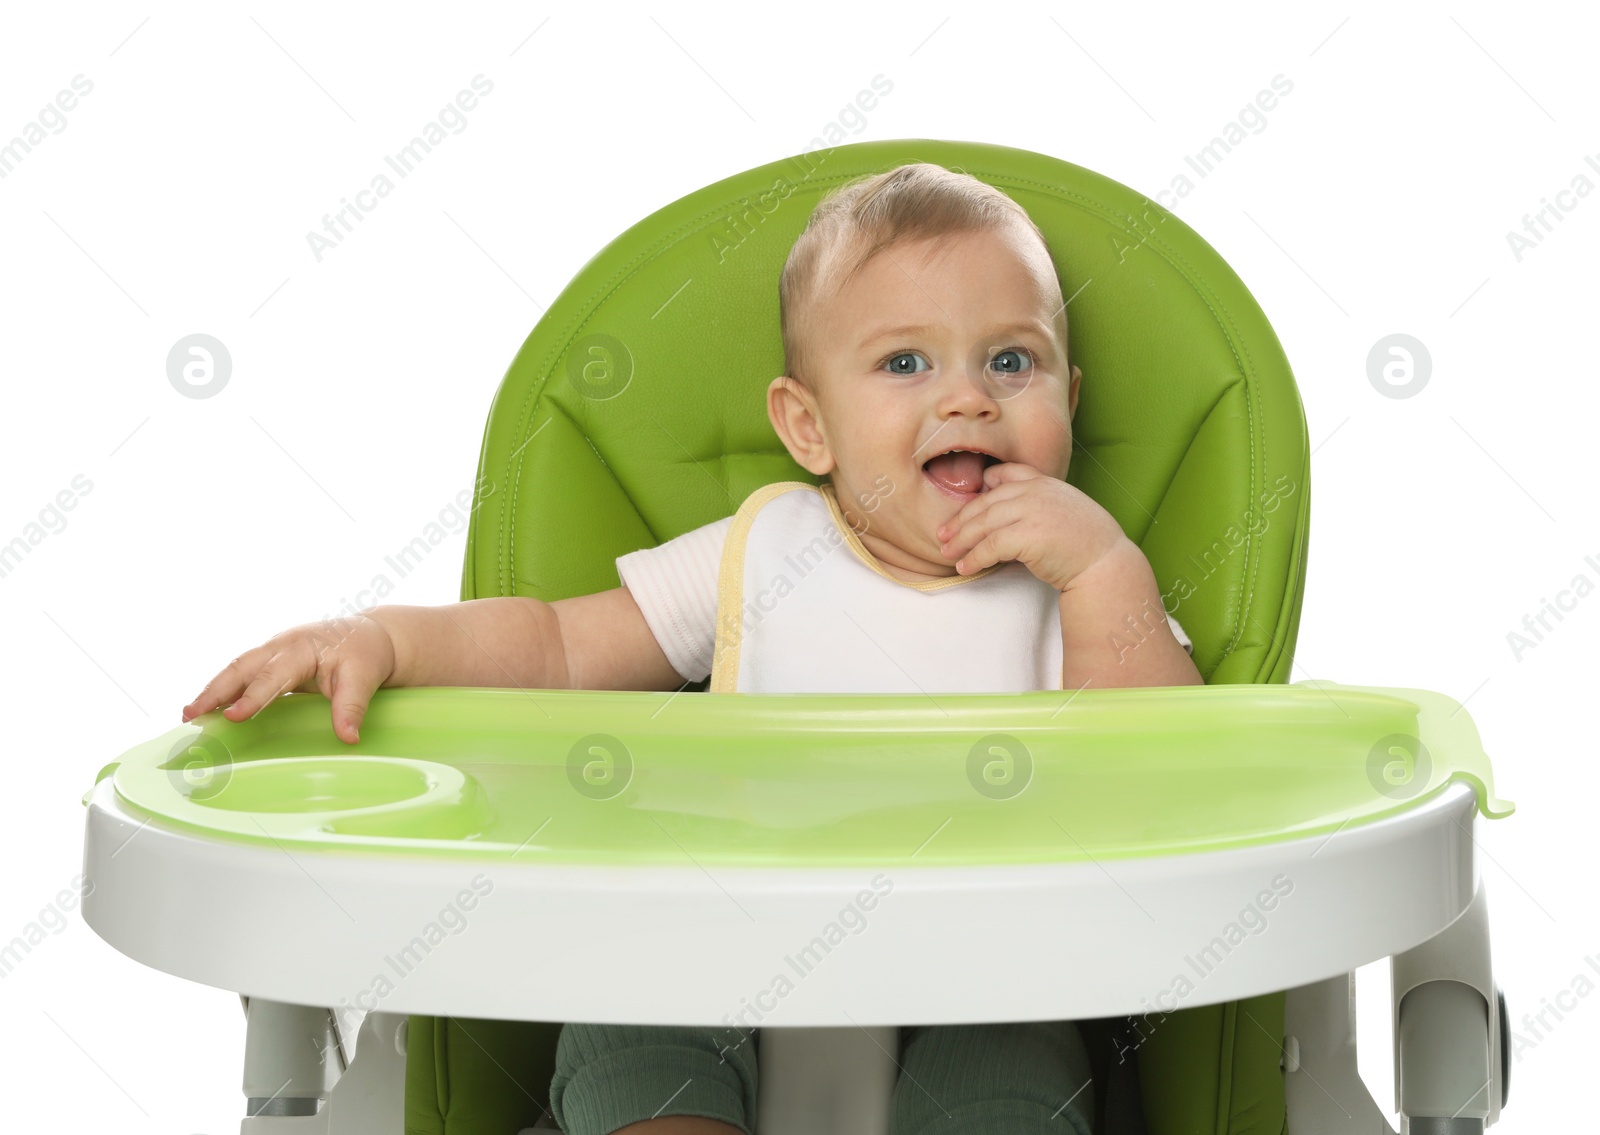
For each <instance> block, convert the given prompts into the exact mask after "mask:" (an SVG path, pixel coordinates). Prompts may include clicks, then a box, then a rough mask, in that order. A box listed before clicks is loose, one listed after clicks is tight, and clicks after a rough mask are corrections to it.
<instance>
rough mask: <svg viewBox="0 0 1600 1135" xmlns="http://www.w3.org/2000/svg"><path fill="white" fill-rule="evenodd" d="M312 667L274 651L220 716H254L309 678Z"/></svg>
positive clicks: (243, 717)
mask: <svg viewBox="0 0 1600 1135" xmlns="http://www.w3.org/2000/svg"><path fill="white" fill-rule="evenodd" d="M313 673H315V670H314V669H312V668H311V667H309V666H308V665H307V664H306V663H305V661H304V660H302V659H297V658H295V657H294V656H292V655H288V654H283V653H281V652H280V653H278V654H274V655H273V656H272V657H271V658H269V659H268V660H267V664H266V665H265V666H263V667H262V668H261V669H260V671H259V672H257V674H256V676H255V677H254V678H252V679H251V680H250V684H249V685H248V686H246V687H245V689H244V693H242V694H240V695H239V697H238V699H237V700H236V701H235V702H234V703H233V704H232V705H230V706H229V707H228V708H227V709H225V710H223V711H222V716H224V717H226V718H227V719H228V720H229V721H245V720H248V719H249V718H251V717H254V716H255V715H256V713H257V711H259V710H260V709H261V707H262V706H264V705H266V704H267V703H268V702H269V701H271V700H272V699H273V698H275V697H277V696H278V695H279V694H281V693H283V692H284V691H285V690H290V689H293V688H294V687H295V686H297V685H299V684H300V683H301V682H303V681H305V679H307V678H309V677H311V675H312V674H313Z"/></svg>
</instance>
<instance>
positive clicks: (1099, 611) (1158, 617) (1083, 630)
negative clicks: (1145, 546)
mask: <svg viewBox="0 0 1600 1135" xmlns="http://www.w3.org/2000/svg"><path fill="white" fill-rule="evenodd" d="M1130 620H1131V622H1130ZM1061 639H1062V652H1063V654H1062V675H1061V677H1062V686H1063V688H1064V689H1069V690H1075V689H1078V688H1080V687H1082V686H1083V685H1085V684H1088V685H1089V686H1090V687H1092V688H1097V689H1105V688H1108V687H1119V686H1198V685H1203V684H1204V682H1205V679H1204V678H1202V677H1201V676H1200V671H1199V670H1198V669H1196V668H1195V664H1194V661H1193V660H1192V659H1191V658H1190V657H1189V654H1188V652H1187V651H1185V650H1184V649H1183V647H1182V645H1181V644H1179V642H1178V640H1177V638H1176V637H1175V636H1174V635H1173V633H1172V627H1171V626H1169V625H1168V623H1167V616H1166V608H1165V607H1164V606H1163V605H1162V602H1161V590H1160V588H1159V586H1158V585H1157V584H1156V577H1155V572H1153V571H1151V570H1150V561H1149V560H1147V559H1145V556H1144V553H1143V552H1142V551H1140V550H1139V545H1137V544H1135V543H1134V542H1133V541H1132V540H1130V539H1128V538H1127V537H1126V536H1123V537H1122V538H1121V540H1120V541H1119V542H1117V543H1115V544H1113V546H1112V547H1111V549H1110V550H1109V551H1107V552H1106V553H1105V554H1104V555H1103V556H1101V557H1100V558H1099V559H1098V560H1096V561H1095V562H1094V563H1093V564H1092V565H1090V566H1089V567H1088V568H1085V569H1084V570H1083V571H1081V572H1079V573H1078V575H1077V576H1076V577H1075V578H1074V579H1073V580H1072V582H1071V583H1070V584H1068V586H1067V588H1066V590H1064V591H1063V592H1061Z"/></svg>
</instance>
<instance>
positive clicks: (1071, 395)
mask: <svg viewBox="0 0 1600 1135" xmlns="http://www.w3.org/2000/svg"><path fill="white" fill-rule="evenodd" d="M1082 381H1083V372H1082V371H1081V370H1079V369H1078V368H1077V367H1076V366H1074V367H1073V368H1072V381H1071V382H1070V383H1068V384H1067V420H1068V421H1071V420H1072V419H1073V418H1076V417H1077V416H1078V384H1079V383H1081V382H1082Z"/></svg>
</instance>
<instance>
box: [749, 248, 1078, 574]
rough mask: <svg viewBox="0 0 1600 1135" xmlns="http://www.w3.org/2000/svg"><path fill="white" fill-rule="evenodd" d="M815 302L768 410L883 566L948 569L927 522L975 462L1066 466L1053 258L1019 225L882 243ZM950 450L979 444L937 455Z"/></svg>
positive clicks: (1064, 380) (935, 522) (972, 476)
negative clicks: (807, 356)
mask: <svg viewBox="0 0 1600 1135" xmlns="http://www.w3.org/2000/svg"><path fill="white" fill-rule="evenodd" d="M817 315H818V319H817V321H816V323H815V324H814V325H813V326H814V327H815V328H816V343H815V346H814V348H813V358H814V359H815V372H816V373H815V375H814V376H813V377H812V379H811V381H812V388H811V389H807V388H806V387H804V386H801V385H800V384H798V383H794V382H793V380H791V379H788V378H779V379H776V380H774V382H773V384H772V387H771V388H770V390H769V393H768V410H769V413H770V415H771V416H772V419H773V425H774V428H776V429H777V430H778V434H779V436H780V437H781V438H783V440H784V442H785V444H786V445H787V446H788V448H789V451H790V453H791V454H793V455H794V457H795V459H796V460H797V461H799V462H800V464H801V465H803V466H805V467H806V468H807V469H809V470H810V471H811V472H812V473H816V474H831V476H832V480H833V485H834V489H835V491H836V493H837V494H838V498H839V504H840V506H841V507H842V508H843V509H844V511H845V515H846V518H847V519H848V520H849V522H850V524H851V527H852V528H854V529H855V530H856V532H857V533H859V534H860V537H861V541H862V543H863V544H864V545H865V546H866V547H867V549H868V550H869V551H870V552H872V554H873V555H875V556H876V557H877V558H878V559H879V561H880V562H882V564H883V565H884V567H885V568H886V569H888V570H889V571H890V572H891V573H892V574H894V575H896V576H897V577H899V578H903V579H907V578H909V579H937V578H944V577H948V576H952V575H955V574H956V571H955V564H954V562H953V561H952V560H949V559H946V558H945V557H944V556H943V555H941V554H940V551H939V543H940V541H939V539H938V537H937V536H936V535H935V533H936V531H937V529H938V527H939V526H940V525H941V524H943V523H944V522H945V521H947V520H949V519H951V518H952V517H953V516H955V514H956V513H957V512H958V511H960V509H961V506H962V505H963V504H965V503H966V502H967V501H969V500H973V499H974V498H976V497H977V496H978V494H979V493H980V492H982V491H985V490H984V484H983V477H982V473H983V469H984V468H986V467H987V466H989V465H993V464H996V463H998V462H1021V463H1022V464H1025V465H1030V466H1032V467H1033V468H1035V469H1037V470H1039V472H1041V473H1044V474H1045V475H1047V476H1050V477H1055V478H1059V479H1065V478H1066V475H1067V463H1068V461H1069V460H1070V458H1071V456H1072V427H1071V417H1072V414H1073V413H1074V412H1075V411H1076V409H1077V401H1078V379H1079V374H1078V371H1077V368H1076V367H1072V368H1069V367H1068V366H1067V353H1066V341H1065V331H1066V318H1065V315H1064V313H1063V310H1062V303H1061V289H1060V285H1059V283H1058V282H1057V280H1056V276H1055V271H1054V269H1053V267H1052V266H1051V264H1050V259H1049V256H1048V254H1047V253H1046V252H1045V250H1044V249H1043V247H1041V246H1040V244H1039V241H1038V238H1037V237H1035V236H1034V235H1033V234H1032V233H1031V232H1029V231H1028V230H1027V229H1025V228H1023V227H1022V226H1020V225H1008V226H1006V227H1005V228H1003V229H1000V230H996V231H989V232H978V233H963V234H960V235H957V236H954V237H952V238H949V244H948V245H947V246H946V247H945V248H944V249H943V250H940V251H938V252H934V251H933V242H932V241H929V240H920V241H906V242H902V243H900V244H896V245H893V246H891V247H889V248H887V249H884V250H883V251H881V252H880V253H878V254H877V255H876V256H874V257H873V258H872V259H871V260H870V261H868V263H867V264H866V265H865V266H864V267H863V268H862V269H861V270H860V271H859V272H857V273H856V275H855V277H854V278H853V279H851V280H850V281H849V283H848V284H847V285H846V286H845V287H844V288H843V289H841V291H840V292H839V294H838V295H836V296H834V297H832V298H831V299H828V300H825V301H824V303H823V305H822V306H821V308H819V310H818V312H817ZM952 449H964V450H971V451H981V452H982V453H984V454H987V455H989V456H987V457H982V458H980V457H971V456H969V457H959V458H947V457H943V456H941V455H943V454H944V453H946V451H949V450H952ZM930 461H931V464H930Z"/></svg>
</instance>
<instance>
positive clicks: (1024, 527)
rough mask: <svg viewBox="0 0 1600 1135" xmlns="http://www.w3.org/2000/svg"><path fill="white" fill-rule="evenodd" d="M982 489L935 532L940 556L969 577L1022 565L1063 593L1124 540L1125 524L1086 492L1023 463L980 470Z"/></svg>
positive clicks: (1010, 463)
mask: <svg viewBox="0 0 1600 1135" xmlns="http://www.w3.org/2000/svg"><path fill="white" fill-rule="evenodd" d="M983 483H984V485H985V491H984V492H982V493H979V494H978V496H976V497H975V498H973V499H972V500H969V501H968V502H967V503H966V504H964V505H962V506H961V510H960V511H959V512H957V513H956V514H955V516H953V517H951V518H950V519H949V520H948V521H946V522H945V523H944V524H942V525H940V527H939V529H938V531H937V532H935V533H934V539H936V540H939V541H942V543H941V544H940V547H939V551H940V553H941V554H942V555H944V556H946V557H956V570H957V571H958V572H960V573H961V574H962V575H972V574H974V573H975V572H979V571H982V570H983V569H984V568H986V567H988V566H989V565H991V564H997V563H1004V562H1006V561H1008V560H1021V561H1022V562H1023V563H1024V564H1026V565H1027V567H1028V570H1029V571H1031V572H1032V573H1033V574H1034V575H1035V576H1037V577H1038V578H1039V579H1041V580H1043V581H1044V582H1045V583H1048V584H1049V585H1050V586H1051V587H1054V588H1055V589H1056V590H1057V591H1065V590H1066V589H1067V587H1068V585H1069V584H1071V583H1072V581H1073V580H1074V579H1076V578H1077V576H1078V575H1079V573H1081V572H1083V571H1085V570H1087V569H1088V568H1089V567H1090V566H1091V565H1092V564H1094V563H1096V562H1097V561H1098V560H1099V559H1100V558H1101V557H1102V556H1104V555H1106V554H1107V553H1108V552H1110V551H1111V550H1112V549H1113V548H1115V547H1117V546H1118V545H1119V544H1120V543H1121V542H1122V541H1123V540H1126V539H1127V537H1126V536H1125V535H1124V534H1123V531H1122V526H1121V525H1119V524H1118V523H1117V521H1116V519H1115V518H1114V517H1113V516H1112V515H1111V514H1110V513H1109V512H1107V511H1106V510H1105V509H1103V508H1101V507H1100V506H1099V505H1098V504H1096V503H1095V502H1094V501H1092V500H1090V499H1089V497H1088V496H1087V495H1085V494H1084V493H1083V492H1082V491H1081V490H1079V489H1075V488H1073V487H1072V486H1071V485H1069V484H1067V483H1066V482H1065V481H1058V480H1057V479H1056V478H1054V477H1047V476H1045V474H1043V473H1041V472H1039V470H1037V469H1035V468H1034V467H1033V466H1031V465H1024V464H1022V463H1021V462H1020V461H1009V462H1003V463H1001V464H999V465H991V466H989V467H988V468H987V469H985V470H984V471H983Z"/></svg>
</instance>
